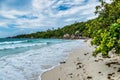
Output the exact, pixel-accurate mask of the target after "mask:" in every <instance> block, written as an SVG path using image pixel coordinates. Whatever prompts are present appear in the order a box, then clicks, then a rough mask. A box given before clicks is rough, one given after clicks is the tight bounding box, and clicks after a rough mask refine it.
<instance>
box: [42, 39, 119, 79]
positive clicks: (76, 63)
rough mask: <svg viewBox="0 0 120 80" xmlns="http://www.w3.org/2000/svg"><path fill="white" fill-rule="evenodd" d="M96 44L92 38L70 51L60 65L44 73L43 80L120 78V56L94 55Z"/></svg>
mask: <svg viewBox="0 0 120 80" xmlns="http://www.w3.org/2000/svg"><path fill="white" fill-rule="evenodd" d="M94 50H95V48H94V46H91V45H90V40H88V41H87V42H86V41H85V42H83V43H82V46H80V47H79V48H77V49H76V50H73V51H71V52H70V54H69V56H68V59H67V60H65V61H63V62H60V65H59V66H57V67H55V68H54V69H52V70H49V71H47V72H44V73H43V74H42V76H41V77H42V80H120V63H119V62H120V57H119V56H117V55H115V54H111V53H112V52H110V54H109V58H103V57H102V56H101V54H99V55H97V57H93V55H92V53H93V51H94Z"/></svg>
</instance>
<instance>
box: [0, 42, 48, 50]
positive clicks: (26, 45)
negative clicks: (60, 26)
mask: <svg viewBox="0 0 120 80" xmlns="http://www.w3.org/2000/svg"><path fill="white" fill-rule="evenodd" d="M44 45H47V43H21V44H10V45H1V47H0V50H8V49H16V48H26V47H33V46H44Z"/></svg>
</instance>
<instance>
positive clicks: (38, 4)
mask: <svg viewBox="0 0 120 80" xmlns="http://www.w3.org/2000/svg"><path fill="white" fill-rule="evenodd" d="M106 1H107V2H109V0H106ZM99 4H100V3H99V0H0V37H8V36H14V35H18V34H27V33H33V32H37V31H44V30H47V29H52V28H54V29H57V28H58V27H60V28H61V27H63V26H65V25H69V24H72V23H75V22H81V21H86V20H89V19H93V18H95V17H96V15H95V14H94V11H95V6H96V5H99Z"/></svg>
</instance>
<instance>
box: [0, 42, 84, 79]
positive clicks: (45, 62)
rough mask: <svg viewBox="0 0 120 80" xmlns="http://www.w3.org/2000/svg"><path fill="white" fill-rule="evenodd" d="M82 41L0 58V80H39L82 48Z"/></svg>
mask: <svg viewBox="0 0 120 80" xmlns="http://www.w3.org/2000/svg"><path fill="white" fill-rule="evenodd" d="M82 42H83V40H74V41H70V42H64V43H58V44H53V45H50V46H46V47H43V48H40V49H36V50H29V51H26V52H24V53H20V54H16V55H8V56H4V57H1V58H0V80H40V78H39V77H40V75H41V74H42V73H43V72H44V71H46V70H48V69H49V68H51V67H53V66H56V65H58V63H59V62H61V61H63V60H64V59H66V57H67V56H68V53H69V52H70V51H71V50H73V49H76V48H77V47H81V46H82Z"/></svg>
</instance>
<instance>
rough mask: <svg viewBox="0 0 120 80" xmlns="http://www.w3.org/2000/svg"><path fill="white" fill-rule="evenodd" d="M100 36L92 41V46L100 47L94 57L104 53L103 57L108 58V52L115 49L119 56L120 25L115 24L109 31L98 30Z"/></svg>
mask: <svg viewBox="0 0 120 80" xmlns="http://www.w3.org/2000/svg"><path fill="white" fill-rule="evenodd" d="M97 33H98V35H99V36H95V37H94V38H93V40H92V41H91V43H92V44H95V45H98V46H99V47H97V49H96V50H95V52H94V55H96V54H98V53H100V52H102V55H103V56H107V55H108V52H109V51H111V50H112V49H115V51H116V53H117V54H120V24H119V23H114V24H112V25H111V26H110V27H109V30H106V29H105V30H103V31H101V30H98V32H97Z"/></svg>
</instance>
